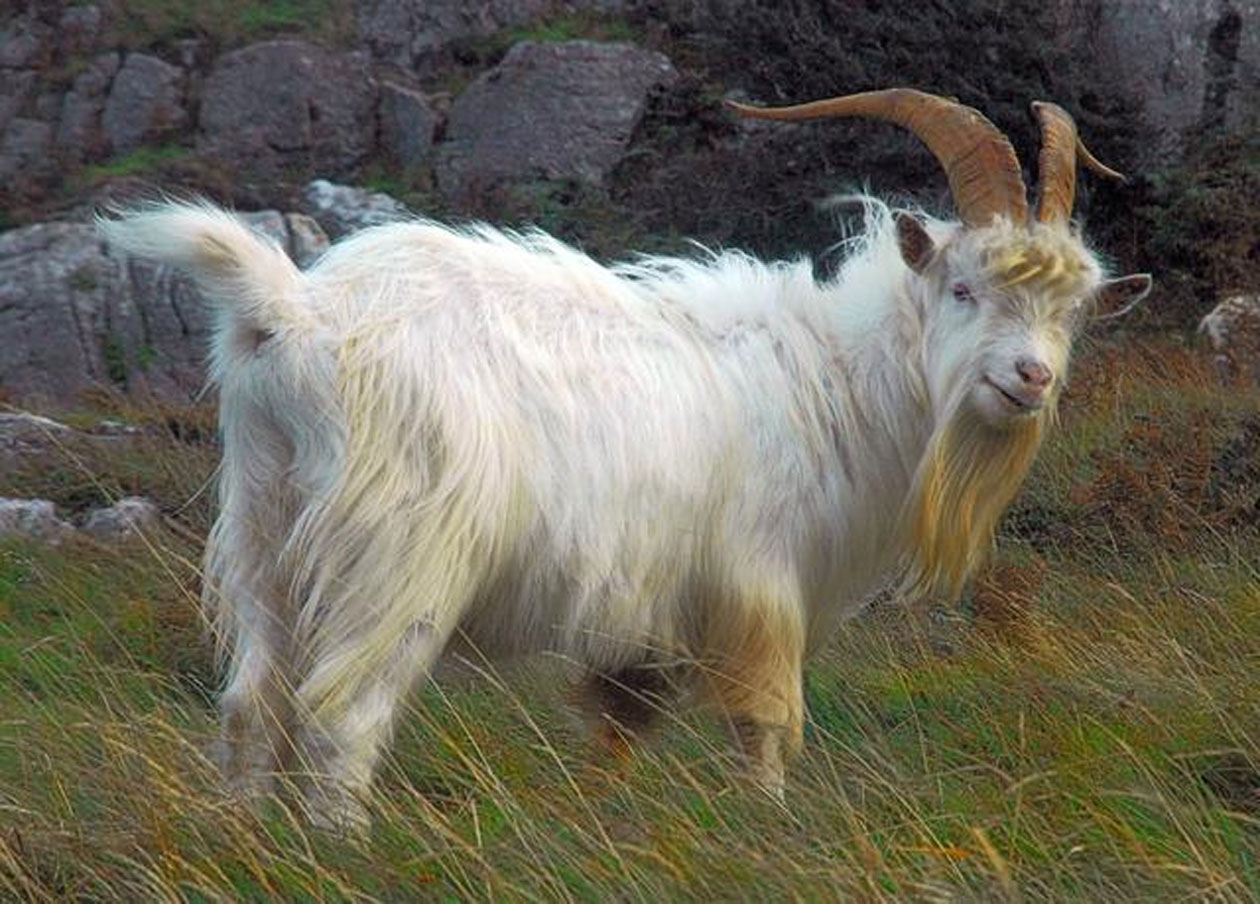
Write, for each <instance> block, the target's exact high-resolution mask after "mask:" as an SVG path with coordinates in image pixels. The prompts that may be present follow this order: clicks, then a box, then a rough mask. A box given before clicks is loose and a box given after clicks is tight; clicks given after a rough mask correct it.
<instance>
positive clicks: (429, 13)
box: [354, 0, 626, 74]
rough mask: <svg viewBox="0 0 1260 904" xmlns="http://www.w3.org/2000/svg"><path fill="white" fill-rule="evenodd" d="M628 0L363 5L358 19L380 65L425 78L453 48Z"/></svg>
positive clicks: (364, 1)
mask: <svg viewBox="0 0 1260 904" xmlns="http://www.w3.org/2000/svg"><path fill="white" fill-rule="evenodd" d="M625 5H626V4H625V2H624V0H568V2H558V0H481V2H478V3H468V2H465V0H429V2H426V3H416V2H414V0H359V2H357V3H355V5H354V7H355V10H354V16H355V24H356V26H357V28H358V34H359V43H360V44H362V45H363V46H364V47H366V48H367V49H368V50H370V51H371V53H372V56H373V57H374V58H376V59H377V60H380V61H381V62H385V63H390V64H392V65H394V66H398V67H400V68H402V69H405V70H408V71H411V72H416V73H420V74H426V73H428V72H430V71H432V70H433V69H434V68H435V67H436V66H437V65H438V64H440V63H441V62H442V61H443V58H444V55H445V51H446V50H447V49H448V48H449V47H450V45H451V44H453V43H457V42H459V41H461V40H468V39H470V38H483V37H486V36H487V35H492V34H494V33H495V32H497V31H501V30H503V29H505V28H511V27H513V26H517V25H524V24H526V23H528V22H531V21H533V20H535V19H538V18H539V17H541V16H543V15H545V14H558V13H566V12H567V13H573V12H579V11H587V10H593V11H598V12H611V11H614V10H617V9H620V8H622V7H624V6H625Z"/></svg>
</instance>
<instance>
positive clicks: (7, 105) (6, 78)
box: [0, 70, 39, 132]
mask: <svg viewBox="0 0 1260 904" xmlns="http://www.w3.org/2000/svg"><path fill="white" fill-rule="evenodd" d="M38 85H39V76H38V74H37V73H35V72H33V71H31V70H24V71H21V72H5V73H4V74H3V76H2V77H0V132H3V131H4V130H5V129H7V128H8V127H9V123H10V122H11V121H12V120H13V119H14V118H15V117H17V116H19V115H20V114H21V113H22V111H23V109H24V108H25V107H26V105H27V104H28V103H29V102H30V99H31V98H32V97H34V96H35V91H36V89H37V87H38Z"/></svg>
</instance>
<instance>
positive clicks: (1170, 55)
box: [1055, 0, 1260, 167]
mask: <svg viewBox="0 0 1260 904" xmlns="http://www.w3.org/2000/svg"><path fill="white" fill-rule="evenodd" d="M1055 6H1056V8H1057V9H1056V11H1057V17H1058V19H1059V21H1060V23H1061V25H1062V27H1061V28H1060V29H1059V30H1058V39H1059V41H1060V44H1061V46H1062V47H1063V49H1064V50H1065V51H1066V52H1067V53H1069V54H1071V56H1072V57H1073V58H1076V59H1079V60H1081V61H1082V63H1084V64H1086V65H1092V66H1094V67H1095V68H1096V69H1097V70H1098V72H1097V76H1098V79H1099V81H1100V82H1101V83H1105V84H1107V85H1108V86H1109V87H1112V88H1116V89H1118V90H1119V91H1120V93H1121V94H1122V95H1124V96H1125V97H1126V98H1127V99H1128V101H1129V102H1130V103H1131V104H1132V105H1133V106H1134V107H1135V108H1136V110H1137V111H1138V118H1139V120H1140V122H1141V124H1142V127H1143V130H1144V132H1145V135H1144V136H1143V137H1144V139H1145V140H1144V141H1143V142H1142V143H1141V146H1142V151H1143V154H1144V157H1145V159H1143V160H1142V161H1141V162H1142V163H1143V164H1144V165H1145V166H1147V167H1152V166H1157V165H1160V164H1167V163H1172V162H1175V161H1177V160H1179V159H1180V158H1181V156H1182V154H1183V153H1184V152H1185V150H1186V148H1187V146H1188V144H1189V143H1191V142H1194V141H1196V140H1201V138H1202V136H1213V135H1236V136H1242V135H1248V134H1254V133H1255V132H1256V131H1257V130H1260V0H1144V2H1142V3H1138V4H1135V3H1131V2H1130V3H1116V2H1111V0H1056V3H1055Z"/></svg>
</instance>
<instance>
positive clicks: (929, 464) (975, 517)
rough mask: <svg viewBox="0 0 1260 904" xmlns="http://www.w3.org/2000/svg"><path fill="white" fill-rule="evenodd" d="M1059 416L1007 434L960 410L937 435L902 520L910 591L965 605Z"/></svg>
mask: <svg viewBox="0 0 1260 904" xmlns="http://www.w3.org/2000/svg"><path fill="white" fill-rule="evenodd" d="M1051 416H1052V412H1049V411H1047V412H1042V413H1041V414H1038V415H1037V416H1035V417H1033V418H1030V419H1028V420H1024V421H1020V422H1018V423H1015V424H1011V425H1008V426H1006V427H1003V428H1001V429H998V428H994V427H992V426H990V425H989V424H986V423H984V422H983V421H982V420H981V418H980V417H979V415H977V414H975V413H974V412H970V411H966V410H960V411H957V412H956V413H955V415H954V416H953V417H951V418H950V419H949V420H947V421H946V422H945V423H943V424H942V425H941V426H940V427H938V428H937V430H936V431H935V432H934V433H933V435H932V437H931V439H930V440H929V442H928V447H927V452H926V454H925V455H924V457H923V459H922V460H921V462H920V465H919V469H918V473H917V474H916V475H915V480H914V483H913V485H912V487H911V491H910V495H909V497H908V500H907V503H906V507H905V509H904V510H903V513H902V532H903V537H904V541H905V545H906V549H907V558H908V562H907V565H906V570H905V573H904V578H903V583H902V592H903V593H904V594H905V595H907V596H908V597H911V598H919V597H923V596H927V595H943V596H946V597H948V598H949V599H957V598H958V597H959V596H960V595H961V594H962V589H963V584H964V582H965V581H966V579H967V577H968V576H969V575H970V574H972V573H973V572H974V571H975V570H976V569H977V568H978V567H979V566H980V565H981V563H982V562H983V561H984V559H985V557H986V556H987V555H988V553H989V550H990V549H991V548H992V545H993V532H994V529H995V528H996V527H997V522H998V519H1000V518H1001V517H1002V513H1003V512H1004V511H1005V510H1006V507H1007V506H1008V505H1009V504H1010V502H1011V500H1012V499H1014V497H1015V494H1016V493H1017V492H1018V491H1019V488H1020V485H1021V484H1023V482H1024V478H1025V476H1027V474H1028V470H1029V468H1031V467H1032V463H1033V460H1034V459H1035V458H1036V457H1037V450H1038V448H1039V447H1040V445H1041V438H1042V434H1043V432H1044V430H1045V424H1046V421H1047V420H1048V419H1049V418H1050V417H1051Z"/></svg>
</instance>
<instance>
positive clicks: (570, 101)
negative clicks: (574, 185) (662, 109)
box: [437, 41, 678, 198]
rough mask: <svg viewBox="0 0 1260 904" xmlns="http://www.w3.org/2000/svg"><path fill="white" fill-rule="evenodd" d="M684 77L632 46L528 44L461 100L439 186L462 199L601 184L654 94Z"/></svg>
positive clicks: (450, 129)
mask: <svg viewBox="0 0 1260 904" xmlns="http://www.w3.org/2000/svg"><path fill="white" fill-rule="evenodd" d="M677 77H678V74H677V72H676V71H675V69H674V67H673V65H672V64H671V63H670V61H669V59H668V58H666V57H665V56H664V55H662V54H659V53H654V52H652V51H647V50H642V49H640V48H638V47H635V46H634V45H632V44H601V43H595V42H593V41H567V42H564V43H560V44H535V43H532V42H528V41H526V42H522V43H520V44H517V45H516V46H514V47H513V48H512V49H511V50H510V51H509V52H508V55H507V56H506V57H504V59H503V62H502V63H500V64H499V65H498V66H497V67H495V68H494V69H492V70H491V71H489V72H487V73H485V74H484V75H482V76H481V77H480V78H479V79H477V81H476V82H474V83H473V84H472V85H470V86H469V87H468V88H467V89H466V90H465V91H464V92H463V93H462V94H460V96H459V97H458V98H457V99H456V100H455V103H454V105H453V106H452V107H451V114H450V120H449V122H448V124H447V131H446V141H445V142H444V144H443V145H442V150H441V155H440V158H439V164H438V171H437V175H438V185H439V186H440V187H441V189H442V191H443V192H444V193H445V194H447V195H448V196H450V197H454V198H461V197H467V196H469V195H470V194H472V193H474V192H476V191H478V190H480V189H483V188H486V187H488V186H491V185H493V184H494V183H496V182H499V181H505V180H507V181H511V180H523V179H531V178H533V179H537V178H544V179H565V178H572V179H577V180H579V181H582V182H588V183H593V184H598V183H600V182H602V181H603V180H604V178H605V177H606V176H607V174H608V173H609V172H610V171H611V170H612V168H613V167H614V166H615V165H616V163H617V161H618V160H620V159H621V155H622V154H623V153H624V152H625V149H626V146H627V145H628V144H629V141H630V135H631V132H633V130H634V127H635V126H636V125H637V124H638V122H639V119H640V118H641V117H642V116H643V113H644V110H645V109H646V108H647V101H648V96H649V92H650V91H652V89H654V88H657V87H660V86H664V85H668V84H670V83H672V82H673V81H675V80H676V79H677Z"/></svg>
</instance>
